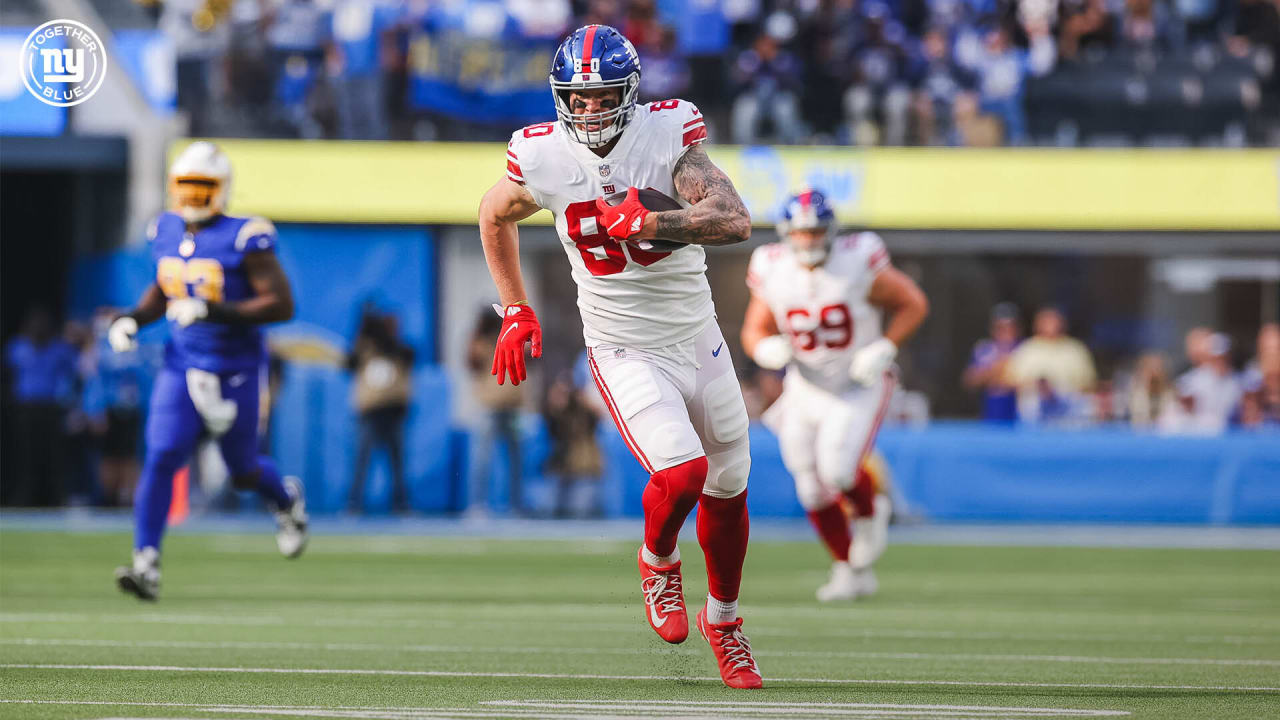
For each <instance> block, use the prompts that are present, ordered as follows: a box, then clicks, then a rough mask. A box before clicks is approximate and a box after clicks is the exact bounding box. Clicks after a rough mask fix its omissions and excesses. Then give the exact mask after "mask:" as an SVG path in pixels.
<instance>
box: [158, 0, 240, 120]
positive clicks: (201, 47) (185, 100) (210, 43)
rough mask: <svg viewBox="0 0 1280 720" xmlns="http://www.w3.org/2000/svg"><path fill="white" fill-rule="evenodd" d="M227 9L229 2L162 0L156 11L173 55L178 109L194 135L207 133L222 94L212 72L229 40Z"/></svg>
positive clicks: (219, 83)
mask: <svg viewBox="0 0 1280 720" xmlns="http://www.w3.org/2000/svg"><path fill="white" fill-rule="evenodd" d="M230 10H231V3H210V2H208V1H207V0H165V2H164V4H163V6H162V8H161V11H160V30H161V31H162V32H164V34H165V35H166V36H167V37H168V38H169V41H170V42H172V43H173V49H174V53H175V54H176V56H177V65H176V70H177V76H176V78H175V80H176V81H177V85H178V108H179V109H180V110H182V111H183V112H185V113H186V114H187V119H188V126H187V132H188V133H189V134H190V135H193V136H195V137H200V136H202V135H207V134H208V133H209V130H210V121H211V112H212V111H213V110H214V108H216V107H217V105H218V100H219V99H220V97H221V96H222V95H223V94H224V93H223V92H222V87H223V84H224V83H222V78H221V77H217V76H216V75H215V71H216V70H217V68H218V67H219V65H220V62H221V59H222V58H223V56H225V54H226V52H227V49H228V47H229V46H230V42H231V22H230V19H229V17H228V13H229V11H230Z"/></svg>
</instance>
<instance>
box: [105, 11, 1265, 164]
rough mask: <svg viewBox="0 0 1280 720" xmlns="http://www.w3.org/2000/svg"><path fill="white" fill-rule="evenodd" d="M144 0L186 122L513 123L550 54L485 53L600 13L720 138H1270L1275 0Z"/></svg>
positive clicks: (389, 133)
mask: <svg viewBox="0 0 1280 720" xmlns="http://www.w3.org/2000/svg"><path fill="white" fill-rule="evenodd" d="M139 2H141V3H143V4H145V5H147V6H148V7H150V8H151V9H152V12H151V16H150V17H151V18H152V20H151V22H154V23H155V24H156V25H157V26H158V27H159V28H160V29H161V30H162V31H163V32H165V33H166V34H167V35H168V36H169V37H170V38H171V39H172V41H173V44H174V47H175V50H176V53H177V80H178V104H179V106H180V108H181V109H182V110H183V111H185V113H186V115H187V117H188V118H189V119H190V123H191V126H190V133H191V134H192V135H196V136H200V135H223V136H284V137H290V136H296V137H339V138H351V139H382V138H390V139H468V140H479V139H503V138H505V136H506V134H507V133H509V132H510V130H511V126H512V125H518V124H523V122H521V120H529V118H527V117H525V118H520V117H516V116H515V115H514V114H512V113H507V112H506V111H505V110H504V107H506V106H507V105H509V103H506V102H505V101H506V99H507V97H506V96H504V95H503V94H502V93H507V92H513V93H516V94H518V93H519V92H521V91H523V92H524V93H525V96H526V97H528V94H529V93H532V92H545V91H546V87H545V82H544V78H545V75H543V74H542V73H541V72H528V73H523V71H520V70H519V69H518V68H515V67H512V68H502V67H499V68H489V69H488V70H483V68H484V67H486V63H488V62H490V61H489V60H486V59H485V58H486V56H498V55H499V54H500V53H506V52H509V51H518V52H528V53H530V55H529V58H530V61H529V63H528V67H530V68H533V67H546V60H547V58H548V57H549V55H550V52H551V49H552V47H554V43H555V42H556V41H558V40H559V38H560V37H561V36H562V35H563V34H564V33H565V32H566V31H567V30H568V29H570V28H572V27H576V26H577V25H579V24H583V23H587V22H598V23H605V24H611V25H614V26H616V27H618V28H620V29H621V30H622V31H623V33H625V34H626V35H627V36H628V37H630V38H631V39H632V40H633V41H634V42H635V44H636V46H637V48H638V50H639V52H640V56H641V60H642V64H643V68H644V76H643V79H642V93H641V94H642V97H644V98H647V99H654V98H664V97H672V96H686V97H688V98H690V99H693V100H694V101H695V102H697V103H698V104H699V105H700V106H701V107H702V109H703V111H704V113H705V114H706V115H707V116H708V117H710V118H711V119H712V121H713V122H711V123H709V125H710V127H711V128H712V131H713V132H715V131H717V130H718V131H720V134H721V135H722V137H720V138H717V139H718V140H719V141H721V142H723V141H726V140H732V141H734V142H739V143H756V142H775V143H784V144H792V143H819V144H822V143H839V144H858V145H877V144H881V145H978V146H985V145H998V144H1014V145H1017V144H1039V145H1062V146H1074V145H1135V144H1136V145H1174V146H1177V145H1192V144H1198V145H1243V144H1249V143H1252V144H1275V143H1276V142H1277V141H1278V140H1280V121H1278V120H1277V118H1280V72H1277V71H1276V68H1275V61H1276V58H1277V57H1280V9H1278V7H1280V2H1277V0H888V1H886V0H689V1H688V2H686V1H684V0H574V1H571V0H167V1H159V2H154V1H152V0H139ZM106 4H108V5H113V4H111V3H106ZM446 37H447V38H448V39H449V40H450V42H444V41H443V39H444V38H446ZM442 55H445V56H448V57H444V58H443V59H442V57H441V56H442ZM500 56H501V57H503V58H508V59H509V58H510V57H512V56H510V55H505V54H502V55H500ZM510 62H516V61H510ZM426 74H430V78H429V79H430V83H427V82H426V81H424V80H423V77H424V76H425V75H426ZM522 74H523V79H519V78H517V79H515V80H512V78H511V76H520V75H522ZM477 78H479V80H478V81H477ZM486 78H487V84H486ZM499 83H501V84H504V85H505V87H504V88H503V89H502V90H501V91H499V92H498V93H497V94H494V93H493V92H492V91H494V89H495V88H494V86H495V85H497V84H499ZM418 85H422V87H420V88H418V89H417V90H415V89H414V88H415V87H417V86H418ZM455 90H457V91H458V92H457V93H456V94H455V93H454V92H453V91H455ZM444 95H449V97H450V98H451V99H450V100H449V102H448V103H444V101H443V100H441V98H443V97H444ZM512 97H514V95H513V96H512ZM545 105H546V107H545V114H546V115H547V116H548V117H549V116H550V110H551V106H550V103H545ZM482 110H483V112H482ZM537 119H539V120H540V119H544V118H537Z"/></svg>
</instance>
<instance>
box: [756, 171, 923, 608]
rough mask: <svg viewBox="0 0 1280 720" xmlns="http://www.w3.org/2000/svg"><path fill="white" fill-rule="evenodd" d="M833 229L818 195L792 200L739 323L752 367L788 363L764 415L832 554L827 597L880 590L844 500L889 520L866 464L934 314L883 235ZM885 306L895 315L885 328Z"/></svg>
mask: <svg viewBox="0 0 1280 720" xmlns="http://www.w3.org/2000/svg"><path fill="white" fill-rule="evenodd" d="M836 230H837V225H836V216H835V213H834V211H833V210H832V209H831V206H830V205H829V204H828V203H827V200H826V198H825V197H824V196H823V195H822V193H820V192H818V191H817V190H806V191H804V192H802V193H800V194H799V195H795V196H793V197H792V198H790V199H789V200H788V202H787V204H786V205H785V206H784V208H783V211H782V218H781V220H780V221H779V222H778V234H779V235H780V236H782V238H783V240H782V242H778V243H772V244H769V245H763V246H761V247H759V248H756V250H755V252H754V253H753V254H752V256H751V262H750V264H749V265H748V268H747V286H748V287H749V288H750V289H751V301H750V302H749V303H748V305H747V312H746V317H745V318H744V320H743V327H742V346H743V348H744V349H745V350H746V351H747V353H749V354H750V355H751V357H752V359H753V360H755V362H756V364H757V365H759V366H761V367H763V368H767V369H771V370H780V369H782V368H786V369H787V374H786V378H785V379H784V381H783V391H782V395H781V397H779V398H778V401H777V402H776V403H774V405H773V406H772V407H771V408H770V409H769V412H768V413H767V416H766V421H767V424H769V425H770V427H771V428H772V429H773V430H774V432H775V433H777V435H778V442H779V445H780V446H781V450H782V460H783V462H784V463H785V464H786V466H787V470H788V471H789V472H790V473H791V476H792V477H793V478H794V479H795V483H796V495H797V496H798V497H799V499H800V504H801V505H802V506H804V509H805V510H806V511H807V513H808V515H809V519H810V521H811V522H812V523H813V526H814V528H815V529H817V531H818V536H819V537H821V538H822V542H823V543H824V544H825V545H826V546H827V548H828V549H829V550H830V551H831V555H832V557H833V558H834V563H833V565H832V567H831V577H830V579H829V581H828V582H827V583H826V584H825V585H823V586H822V587H820V588H818V592H817V596H818V599H819V600H822V601H824V602H825V601H832V600H852V599H854V598H856V597H858V596H859V595H861V594H869V593H870V592H874V590H875V586H876V582H875V576H874V574H872V572H871V563H872V562H873V561H874V560H875V558H876V556H878V555H879V553H880V551H882V550H883V549H884V543H883V539H882V538H881V539H879V540H877V539H876V538H867V540H869V541H870V542H866V543H860V544H859V543H857V542H856V541H855V539H854V538H852V536H851V533H850V529H849V520H848V518H847V517H846V515H845V513H844V510H843V509H842V508H841V506H840V502H839V501H840V500H841V495H844V496H845V499H846V500H848V501H849V502H850V503H851V504H852V506H853V507H854V509H855V515H863V516H865V515H866V514H867V513H868V512H870V511H871V510H872V509H874V510H875V511H876V512H879V511H881V509H883V513H884V514H883V516H882V518H881V522H887V520H888V512H889V507H888V505H887V502H883V501H882V508H874V504H875V502H874V498H875V495H876V493H875V491H874V486H875V484H874V483H873V482H870V481H869V480H870V478H868V477H865V473H866V470H865V469H863V461H864V459H865V458H866V457H867V454H868V452H869V451H870V450H871V447H872V445H873V444H874V442H875V438H876V432H877V431H878V430H879V428H880V422H881V420H882V419H883V418H884V414H885V411H886V410H887V408H888V405H889V398H890V396H891V395H892V393H893V386H894V380H895V376H896V371H895V369H894V359H895V357H896V356H897V354H898V348H900V347H901V346H902V343H904V342H906V341H907V339H908V338H910V337H911V335H912V334H914V333H915V331H916V328H918V327H920V323H922V322H923V321H924V318H925V316H926V315H927V314H928V312H929V303H928V300H927V299H926V298H925V296H924V293H923V292H921V291H920V288H919V287H918V286H917V285H916V284H915V282H914V281H912V280H911V278H909V277H907V276H906V275H904V274H903V273H901V272H899V271H898V270H896V269H895V268H894V267H893V265H892V264H890V262H889V253H888V251H887V250H886V249H885V247H884V243H883V242H881V240H880V237H879V236H878V235H876V234H875V233H872V232H860V233H853V234H850V235H845V236H843V237H836ZM882 311H885V312H888V313H889V314H890V315H891V317H890V319H889V323H888V326H887V327H885V329H884V331H883V332H881V312H882ZM860 475H862V476H863V477H862V482H855V481H856V480H857V479H858V478H859V476H860ZM887 499H888V498H887V496H885V497H884V500H885V501H887ZM859 524H860V525H864V523H859ZM865 525H866V526H867V529H868V531H871V530H873V528H875V527H876V526H875V523H866V524H865ZM879 532H881V533H882V534H883V526H881V528H880V530H879ZM860 545H861V547H860ZM851 546H852V549H853V551H854V552H853V555H851V554H850V551H851Z"/></svg>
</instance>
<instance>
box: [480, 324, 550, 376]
mask: <svg viewBox="0 0 1280 720" xmlns="http://www.w3.org/2000/svg"><path fill="white" fill-rule="evenodd" d="M493 307H494V309H495V310H496V309H497V308H498V306H497V305H494V306H493ZM526 342H531V343H532V347H531V348H530V352H529V354H530V355H532V356H533V357H542V326H541V325H539V324H538V316H537V315H534V314H533V308H531V307H529V306H528V305H524V304H515V305H508V306H507V307H506V309H504V310H502V329H501V330H500V331H498V344H497V346H495V347H494V349H493V370H491V371H490V372H489V374H490V375H497V376H498V384H499V385H501V384H502V382H503V379H504V376H507V377H510V378H511V384H512V385H519V384H520V383H521V381H523V380H524V379H525V378H527V377H528V374H527V373H526V372H525V369H524V344H525V343H526Z"/></svg>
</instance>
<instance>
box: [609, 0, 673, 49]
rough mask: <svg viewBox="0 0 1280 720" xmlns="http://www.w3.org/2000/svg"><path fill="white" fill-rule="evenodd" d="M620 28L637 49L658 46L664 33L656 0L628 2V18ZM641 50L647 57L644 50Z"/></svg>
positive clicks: (633, 0) (632, 0)
mask: <svg viewBox="0 0 1280 720" xmlns="http://www.w3.org/2000/svg"><path fill="white" fill-rule="evenodd" d="M618 30H620V31H621V32H622V34H623V35H625V36H626V37H627V39H628V40H630V41H631V44H632V45H635V46H636V48H637V49H639V48H648V47H654V46H656V45H657V44H658V41H659V35H660V34H661V33H662V24H661V23H659V22H658V7H657V5H656V4H655V3H654V0H631V2H629V3H627V14H626V19H625V20H623V21H622V27H620V28H618ZM640 52H641V56H642V57H646V59H647V56H645V55H644V54H643V53H644V51H643V50H641V51H640Z"/></svg>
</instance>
